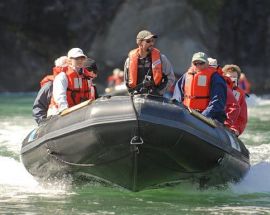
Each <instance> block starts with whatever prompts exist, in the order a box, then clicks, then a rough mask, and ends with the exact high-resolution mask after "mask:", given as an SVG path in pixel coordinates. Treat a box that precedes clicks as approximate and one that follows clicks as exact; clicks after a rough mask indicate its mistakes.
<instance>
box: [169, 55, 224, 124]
mask: <svg viewBox="0 0 270 215" xmlns="http://www.w3.org/2000/svg"><path fill="white" fill-rule="evenodd" d="M207 58H208V56H207V55H206V54H205V53H203V52H197V53H194V55H193V57H192V61H191V67H190V68H189V69H188V71H187V72H186V73H185V74H184V75H183V76H182V77H181V78H180V79H179V80H178V82H177V83H176V86H175V90H174V95H173V98H174V99H176V100H178V101H180V102H183V104H184V105H185V106H187V107H189V108H191V109H195V110H197V111H199V112H200V113H201V114H203V115H204V116H206V117H209V118H212V119H215V120H218V121H219V122H222V123H223V122H224V120H225V119H226V115H225V105H226V99H227V86H226V83H225V80H224V79H223V78H222V77H221V75H220V74H218V72H217V69H216V68H215V67H209V62H208V59H207Z"/></svg>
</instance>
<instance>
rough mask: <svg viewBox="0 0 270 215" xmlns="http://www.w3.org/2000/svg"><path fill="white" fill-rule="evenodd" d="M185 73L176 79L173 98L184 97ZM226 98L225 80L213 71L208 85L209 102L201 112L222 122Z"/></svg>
mask: <svg viewBox="0 0 270 215" xmlns="http://www.w3.org/2000/svg"><path fill="white" fill-rule="evenodd" d="M185 77H186V76H185V74H184V75H182V76H181V77H180V79H179V80H178V81H177V83H176V86H175V90H174V94H173V98H174V99H176V100H178V101H180V102H181V101H183V99H184V86H185V79H186V78H185ZM226 100H227V86H226V82H225V80H224V79H223V78H222V77H221V76H220V75H219V74H218V73H214V74H213V76H212V77H211V86H210V102H209V104H208V106H207V108H206V109H205V110H204V111H203V112H202V114H203V115H204V116H206V117H209V118H212V119H216V120H218V121H220V122H222V123H223V122H224V120H225V118H226V115H225V106H226Z"/></svg>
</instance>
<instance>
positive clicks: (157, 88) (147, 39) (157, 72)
mask: <svg viewBox="0 0 270 215" xmlns="http://www.w3.org/2000/svg"><path fill="white" fill-rule="evenodd" d="M156 38H157V35H155V34H152V33H151V32H150V31H147V30H143V31H140V32H139V33H138V35H137V38H136V42H137V45H138V48H136V49H133V50H131V51H130V52H129V55H128V58H127V59H126V61H125V66H124V80H125V83H126V86H127V88H128V90H129V92H135V91H136V92H138V93H145V92H150V93H151V94H157V95H163V94H164V93H165V91H166V90H167V89H169V88H170V87H171V86H172V85H173V83H174V79H175V77H174V73H173V68H172V65H171V63H170V62H169V60H168V59H167V58H166V56H165V55H163V54H161V53H160V51H159V50H158V49H156V48H154V44H155V39H156Z"/></svg>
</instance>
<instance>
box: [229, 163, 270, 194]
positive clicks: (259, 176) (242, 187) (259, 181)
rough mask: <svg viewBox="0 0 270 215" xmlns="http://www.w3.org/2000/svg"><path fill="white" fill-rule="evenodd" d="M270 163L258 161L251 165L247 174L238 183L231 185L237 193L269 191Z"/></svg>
mask: <svg viewBox="0 0 270 215" xmlns="http://www.w3.org/2000/svg"><path fill="white" fill-rule="evenodd" d="M269 182H270V163H269V162H260V163H258V164H256V165H254V166H252V167H251V169H250V171H249V173H248V174H247V176H246V177H245V178H244V179H243V180H242V181H241V182H240V183H238V184H235V185H232V187H231V188H232V190H233V191H234V192H237V193H269V192H270V183H269Z"/></svg>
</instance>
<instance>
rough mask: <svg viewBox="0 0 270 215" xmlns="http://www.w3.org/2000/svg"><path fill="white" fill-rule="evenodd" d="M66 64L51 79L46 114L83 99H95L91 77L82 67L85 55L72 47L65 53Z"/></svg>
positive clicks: (52, 113) (61, 109)
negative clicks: (50, 91) (50, 95)
mask: <svg viewBox="0 0 270 215" xmlns="http://www.w3.org/2000/svg"><path fill="white" fill-rule="evenodd" d="M67 57H68V61H67V62H68V66H67V70H66V71H62V72H60V73H59V74H58V75H56V76H55V78H54V81H53V96H52V99H51V103H50V106H49V109H48V113H47V115H48V116H50V115H55V114H59V113H60V112H62V111H63V110H64V109H66V108H70V107H72V106H74V105H77V104H79V103H81V102H83V101H86V100H89V99H95V97H94V96H93V95H94V94H95V93H94V92H92V91H93V86H92V81H90V79H91V78H92V77H90V76H89V77H88V74H87V73H86V70H85V69H84V63H85V61H86V59H87V56H86V55H85V54H84V53H83V51H82V50H81V49H80V48H72V49H70V50H69V51H68V53H67Z"/></svg>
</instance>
